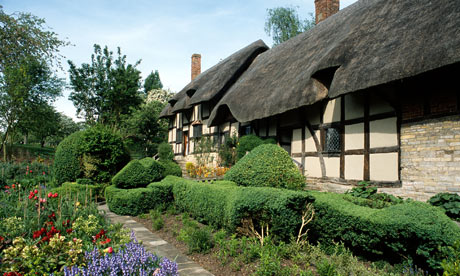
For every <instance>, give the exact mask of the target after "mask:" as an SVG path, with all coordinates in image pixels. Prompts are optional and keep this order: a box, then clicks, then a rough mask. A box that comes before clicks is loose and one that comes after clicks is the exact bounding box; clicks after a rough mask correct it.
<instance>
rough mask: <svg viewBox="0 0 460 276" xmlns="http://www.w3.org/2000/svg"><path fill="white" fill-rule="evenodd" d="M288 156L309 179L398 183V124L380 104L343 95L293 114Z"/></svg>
mask: <svg viewBox="0 0 460 276" xmlns="http://www.w3.org/2000/svg"><path fill="white" fill-rule="evenodd" d="M298 113H299V114H300V116H299V118H302V120H303V125H302V124H301V125H299V126H298V127H297V128H294V129H293V130H292V142H291V156H292V157H293V158H294V159H295V160H296V161H297V162H299V163H301V164H302V165H303V168H304V173H305V175H306V176H307V177H309V178H322V179H334V180H338V181H349V182H350V181H351V182H353V181H361V180H368V181H372V182H384V183H389V184H392V183H398V182H399V181H400V177H399V145H398V143H399V142H398V141H399V139H398V119H397V113H396V111H395V110H394V108H393V107H392V106H391V105H390V104H389V103H388V102H386V101H385V100H383V99H381V98H379V97H377V96H375V95H369V94H360V93H355V94H349V95H345V96H341V97H339V98H337V99H333V100H330V101H328V102H325V103H320V104H316V105H313V106H311V107H307V108H305V109H303V110H300V111H298Z"/></svg>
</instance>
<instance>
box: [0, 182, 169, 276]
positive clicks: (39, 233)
mask: <svg viewBox="0 0 460 276" xmlns="http://www.w3.org/2000/svg"><path fill="white" fill-rule="evenodd" d="M34 182H35V183H36V186H35V187H33V188H32V189H30V187H29V186H20V185H19V184H18V185H16V184H12V185H10V186H3V187H1V188H0V205H1V206H0V207H1V208H0V271H2V272H3V274H2V275H6V276H9V275H16V276H17V275H49V274H52V275H56V276H57V275H109V274H106V272H104V273H100V274H93V272H91V273H90V274H85V273H84V272H83V271H84V269H89V268H90V267H91V266H96V265H97V266H98V267H99V266H100V264H101V262H105V261H107V260H108V261H110V260H111V261H110V262H111V263H114V262H116V260H119V259H120V256H122V257H123V258H127V259H126V260H127V261H126V265H129V267H131V268H130V269H131V270H130V271H133V273H131V274H130V275H144V274H143V273H144V272H145V271H152V273H153V272H155V271H157V274H158V275H177V271H176V270H174V264H173V263H171V262H169V261H168V260H166V259H165V260H162V259H160V258H159V257H157V256H154V255H151V254H150V253H147V252H145V254H144V255H143V256H144V257H143V258H141V259H140V260H141V261H142V262H141V263H139V264H137V265H135V263H133V260H134V259H132V258H133V257H132V256H134V255H135V254H138V253H139V252H141V251H142V252H144V251H145V250H144V249H143V247H142V246H141V245H140V244H139V243H137V241H135V240H134V241H130V237H129V232H128V230H126V229H124V228H122V225H121V224H117V225H113V224H110V223H109V222H108V221H107V220H106V219H105V218H104V217H103V216H102V215H101V214H99V212H98V209H97V204H96V202H95V198H94V196H91V194H93V195H94V192H93V193H91V191H90V190H91V189H90V188H91V187H89V186H88V188H85V189H80V188H81V187H74V186H75V185H77V184H72V185H73V186H72V185H66V186H65V187H60V188H59V189H52V190H50V189H47V188H46V183H44V182H41V181H40V179H39V180H34ZM78 185H80V186H82V187H84V186H85V185H81V184H78ZM75 188H77V189H75ZM133 250H134V251H133ZM89 256H92V257H91V258H89ZM130 256H131V257H130ZM96 257H97V258H96ZM130 258H131V259H130ZM96 259H99V261H98V262H99V263H96V262H95V260H96ZM110 262H109V263H110ZM113 269H115V268H113ZM113 269H112V270H108V271H110V273H112V274H110V275H121V274H117V272H116V270H113ZM120 269H121V270H120V271H123V269H124V267H120ZM136 269H137V270H136ZM75 271H80V272H81V273H80V274H75V273H77V272H75ZM134 271H135V273H134ZM175 271H176V272H175ZM72 273H74V274H72ZM78 273H79V272H78ZM107 273H109V272H107ZM120 273H121V272H120ZM136 273H137V274H136ZM161 273H163V274H161Z"/></svg>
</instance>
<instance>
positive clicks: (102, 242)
mask: <svg viewBox="0 0 460 276" xmlns="http://www.w3.org/2000/svg"><path fill="white" fill-rule="evenodd" d="M110 241H111V239H109V238H107V239H106V240H105V241H101V244H107V243H109V242H110Z"/></svg>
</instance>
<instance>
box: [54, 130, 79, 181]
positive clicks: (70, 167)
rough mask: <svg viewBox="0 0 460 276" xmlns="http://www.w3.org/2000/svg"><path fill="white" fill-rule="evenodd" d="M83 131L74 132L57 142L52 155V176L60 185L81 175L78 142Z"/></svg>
mask: <svg viewBox="0 0 460 276" xmlns="http://www.w3.org/2000/svg"><path fill="white" fill-rule="evenodd" d="M82 134H83V131H78V132H75V133H73V134H71V135H69V136H67V137H66V138H65V139H64V140H62V141H61V143H59V145H58V146H57V149H56V153H55V155H54V165H53V170H54V178H55V179H56V182H57V184H59V185H61V184H62V183H64V182H66V181H75V180H76V179H77V178H78V177H80V176H82V175H83V171H82V170H81V168H80V151H79V143H80V141H81V136H82Z"/></svg>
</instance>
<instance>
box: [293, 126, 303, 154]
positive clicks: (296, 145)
mask: <svg viewBox="0 0 460 276" xmlns="http://www.w3.org/2000/svg"><path fill="white" fill-rule="evenodd" d="M301 152H302V129H294V130H292V142H291V153H301Z"/></svg>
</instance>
